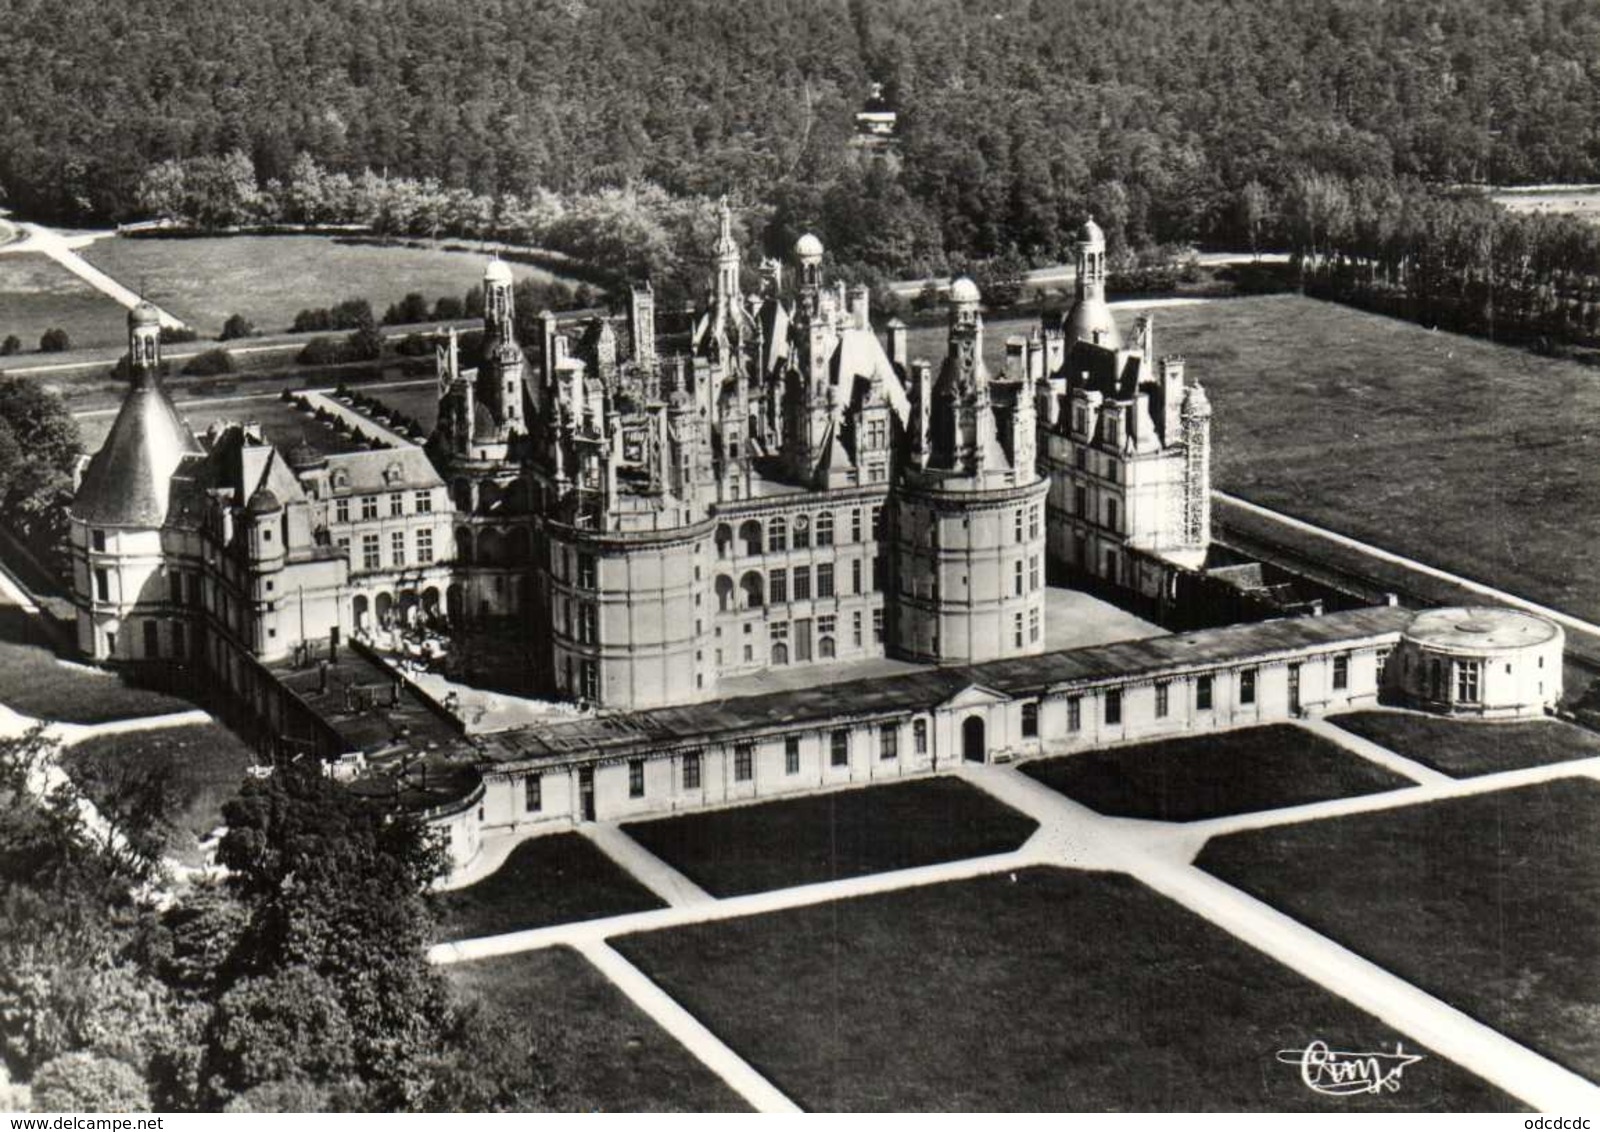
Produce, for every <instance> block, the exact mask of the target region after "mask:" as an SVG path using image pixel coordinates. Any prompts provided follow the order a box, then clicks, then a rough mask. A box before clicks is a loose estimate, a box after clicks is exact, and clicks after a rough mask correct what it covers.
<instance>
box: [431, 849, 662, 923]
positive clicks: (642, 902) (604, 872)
mask: <svg viewBox="0 0 1600 1132" xmlns="http://www.w3.org/2000/svg"><path fill="white" fill-rule="evenodd" d="M433 902H434V909H435V914H436V915H437V916H438V919H439V936H440V938H441V939H472V938H475V937H477V936H485V935H500V934H501V933H503V932H515V931H522V930H523V929H525V928H542V927H545V926H546V925H548V924H565V923H569V922H571V921H573V920H594V919H598V918H600V917H602V916H620V915H622V914H623V913H625V912H643V911H646V910H648V909H651V908H660V907H661V906H662V905H661V901H660V900H658V899H657V898H656V897H655V895H654V894H653V893H651V892H650V890H649V889H647V888H645V887H644V886H643V885H641V884H640V883H639V882H638V881H636V880H634V879H633V878H632V877H630V876H629V875H628V874H627V873H625V872H623V870H622V869H621V868H620V867H618V866H617V865H615V864H613V863H612V862H611V859H610V858H609V857H607V856H606V855H605V854H604V853H602V852H600V850H598V849H596V848H595V847H594V845H593V844H592V843H591V842H590V841H589V839H588V838H586V837H584V836H582V835H581V834H577V833H552V834H547V835H545V836H543V837H534V838H530V839H529V840H527V841H524V842H523V843H522V844H520V845H518V846H517V847H516V848H515V849H513V850H512V851H511V856H509V857H508V858H506V863H505V864H503V865H501V866H500V868H499V869H497V870H496V871H495V872H494V873H492V874H491V875H489V876H487V877H485V878H484V879H483V880H480V881H479V882H478V883H477V884H472V885H468V886H467V887H466V888H458V889H456V890H454V891H452V892H441V893H439V894H438V895H436V896H435V897H434V898H433Z"/></svg>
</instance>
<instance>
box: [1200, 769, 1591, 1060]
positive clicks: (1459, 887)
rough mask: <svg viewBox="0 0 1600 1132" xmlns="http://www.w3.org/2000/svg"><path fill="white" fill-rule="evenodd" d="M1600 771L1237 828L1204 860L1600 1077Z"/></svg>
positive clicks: (1315, 924)
mask: <svg viewBox="0 0 1600 1132" xmlns="http://www.w3.org/2000/svg"><path fill="white" fill-rule="evenodd" d="M1597 825H1600V783H1596V782H1595V781H1593V780H1592V779H1586V778H1573V779H1561V780H1557V781H1553V782H1546V783H1541V784H1538V785H1535V786H1526V787H1522V788H1520V789H1516V790H1504V791H1498V792H1494V793H1487V794H1475V795H1469V796H1466V797H1462V798H1452V799H1449V800H1446V801H1441V802H1431V803H1428V804H1426V805H1419V806H1408V807H1403V808H1399V809H1392V810H1382V811H1374V812H1371V813H1365V814H1352V815H1349V816H1346V817H1338V818H1330V819H1327V820H1324V821H1316V822H1306V823H1304V824H1301V825H1291V826H1279V827H1277V828H1274V829H1263V830H1256V831H1251V832H1246V833H1237V834H1233V835H1231V836H1227V837H1223V838H1219V839H1215V840H1213V841H1211V842H1210V843H1209V844H1208V845H1207V846H1206V847H1205V849H1204V850H1203V851H1202V852H1201V854H1200V857H1199V859H1198V861H1197V863H1198V864H1199V865H1200V866H1201V867H1202V868H1204V869H1205V870H1206V871H1208V872H1210V873H1213V874H1215V875H1216V876H1218V877H1221V878H1222V879H1223V880H1226V881H1227V882H1228V883H1230V884H1234V885H1237V886H1238V887H1240V888H1242V889H1244V890H1245V891H1247V892H1249V893H1251V894H1252V895H1254V896H1257V897H1259V898H1261V899H1262V900H1265V901H1267V902H1268V903H1270V904H1272V905H1274V906H1275V907H1277V908H1280V909H1282V910H1283V911H1285V912H1287V913H1288V914H1289V915H1291V916H1294V917H1295V918H1296V919H1298V920H1300V921H1302V922H1303V923H1305V924H1307V925H1308V926H1310V927H1312V928H1314V929H1316V930H1317V931H1319V932H1322V933H1323V934H1325V935H1327V936H1329V937H1331V938H1332V939H1335V940H1337V941H1338V942H1340V943H1342V944H1344V945H1345V946H1347V947H1349V948H1351V949H1352V950H1353V951H1356V952H1357V953H1359V954H1361V955H1363V956H1365V957H1366V958H1368V959H1370V960H1372V961H1373V962H1375V963H1377V964H1379V965H1380V966H1382V967H1386V968H1388V969H1389V970H1390V971H1393V972H1394V973H1395V974H1397V975H1399V976H1400V977H1401V978H1403V979H1407V980H1409V981H1411V982H1413V983H1415V984H1417V985H1418V986H1420V987H1422V988H1423V989H1424V990H1427V991H1429V992H1431V993H1432V994H1435V995H1437V996H1438V997H1440V998H1442V999H1444V1000H1445V1001H1446V1002H1448V1003H1450V1004H1451V1005H1453V1006H1456V1007H1458V1008H1460V1009H1461V1010H1464V1011H1466V1012H1467V1013H1468V1014H1471V1015H1473V1016H1474V1017H1476V1018H1478V1019H1480V1020H1481V1021H1483V1022H1485V1023H1487V1024H1488V1025H1490V1026H1492V1027H1494V1028H1495V1029H1497V1030H1499V1031H1501V1032H1502V1033H1504V1034H1506V1035H1507V1036H1509V1037H1511V1038H1514V1039H1516V1040H1517V1041H1520V1042H1522V1043H1523V1044H1525V1045H1527V1046H1529V1047H1531V1048H1533V1049H1535V1050H1538V1051H1539V1052H1541V1053H1543V1054H1545V1055H1546V1056H1548V1057H1551V1058H1553V1059H1554V1060H1556V1061H1559V1062H1561V1063H1562V1064H1563V1065H1566V1066H1567V1067H1568V1068H1570V1069H1572V1070H1574V1071H1576V1072H1578V1073H1581V1074H1583V1075H1584V1076H1586V1077H1588V1078H1590V1079H1591V1080H1600V964H1596V962H1595V956H1596V955H1600V843H1597V842H1596V840H1595V836H1594V831H1595V829H1596V827H1597Z"/></svg>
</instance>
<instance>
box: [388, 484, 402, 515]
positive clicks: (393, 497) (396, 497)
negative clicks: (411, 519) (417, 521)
mask: <svg viewBox="0 0 1600 1132" xmlns="http://www.w3.org/2000/svg"><path fill="white" fill-rule="evenodd" d="M405 513H406V497H405V496H404V495H401V494H400V493H399V492H398V491H396V492H392V493H391V494H390V496H389V517H390V518H391V519H398V518H399V517H400V516H401V515H404V514H405Z"/></svg>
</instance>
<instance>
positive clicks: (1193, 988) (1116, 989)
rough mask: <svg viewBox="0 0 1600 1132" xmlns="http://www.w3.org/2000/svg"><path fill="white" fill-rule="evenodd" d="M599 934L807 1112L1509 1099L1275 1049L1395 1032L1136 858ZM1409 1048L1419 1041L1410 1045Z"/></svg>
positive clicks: (1487, 1103) (1372, 1042)
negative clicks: (1132, 862)
mask: <svg viewBox="0 0 1600 1132" xmlns="http://www.w3.org/2000/svg"><path fill="white" fill-rule="evenodd" d="M614 946H616V947H617V948H618V950H620V951H621V952H623V953H624V954H625V955H627V956H628V958H629V959H631V960H633V962H635V963H636V964H638V965H639V966H640V967H641V968H642V969H643V970H644V971H645V972H646V973H647V974H648V975H650V977H651V978H652V979H654V980H655V981H656V982H657V983H659V984H660V985H661V986H662V987H663V988H664V989H665V990H666V991H667V992H668V993H669V994H671V995H672V996H673V997H674V998H676V999H677V1000H678V1001H679V1002H681V1003H683V1005H684V1006H685V1007H687V1008H688V1009H689V1010H690V1011H691V1012H692V1013H693V1014H694V1015H695V1016H696V1017H697V1018H699V1019H700V1020H701V1021H703V1022H704V1023H705V1024H706V1025H707V1026H709V1027H710V1028H711V1029H712V1030H713V1031H715V1032H716V1033H717V1035H718V1036H719V1037H721V1038H722V1039H723V1040H724V1041H726V1042H728V1043H729V1044H730V1045H731V1046H732V1047H733V1048H734V1049H735V1050H737V1051H738V1052H739V1053H740V1054H742V1055H743V1056H744V1057H745V1058H747V1059H748V1060H749V1061H750V1062H751V1063H752V1064H753V1065H754V1066H755V1067H756V1068H757V1069H758V1070H760V1071H761V1072H762V1073H764V1074H766V1075H767V1076H768V1077H769V1078H770V1079H771V1080H772V1081H773V1083H774V1084H775V1085H777V1086H778V1088H780V1089H782V1090H784V1091H785V1092H786V1093H787V1094H788V1095H789V1096H790V1097H791V1098H793V1099H794V1100H795V1101H796V1102H797V1103H799V1104H801V1105H802V1106H804V1107H806V1108H809V1109H813V1110H817V1109H825V1110H853V1111H860V1110H870V1111H884V1110H902V1109H905V1110H910V1109H915V1110H932V1111H945V1110H949V1111H985V1110H990V1111H1035V1110H1065V1111H1104V1110H1108V1109H1110V1110H1119V1109H1145V1110H1152V1109H1153V1110H1177V1111H1188V1110H1194V1109H1212V1110H1224V1111H1226V1110H1281V1109H1297V1110H1298V1109H1337V1110H1339V1111H1396V1110H1408V1109H1444V1110H1451V1109H1469V1110H1478V1109H1498V1108H1504V1107H1506V1106H1507V1105H1508V1104H1510V1103H1513V1102H1511V1101H1510V1099H1509V1098H1507V1097H1505V1096H1504V1095H1502V1094H1500V1093H1498V1092H1497V1091H1496V1090H1494V1089H1493V1088H1492V1087H1490V1086H1488V1085H1486V1084H1484V1083H1483V1082H1481V1081H1479V1080H1477V1079H1476V1078H1474V1077H1471V1076H1469V1075H1468V1074H1466V1073H1465V1072H1463V1071H1462V1070H1460V1069H1458V1068H1456V1067H1455V1066H1453V1065H1451V1064H1450V1063H1448V1062H1445V1061H1443V1060H1440V1059H1438V1058H1435V1057H1430V1058H1428V1059H1427V1060H1426V1061H1423V1062H1421V1063H1419V1064H1418V1065H1416V1066H1413V1067H1412V1068H1411V1069H1409V1070H1407V1071H1406V1073H1405V1076H1404V1078H1403V1084H1402V1087H1401V1089H1400V1090H1399V1091H1398V1092H1395V1093H1382V1094H1380V1095H1377V1096H1372V1095H1365V1096H1359V1097H1345V1098H1329V1097H1320V1096H1318V1095H1317V1094H1315V1093H1312V1092H1310V1091H1308V1090H1307V1089H1306V1087H1305V1086H1304V1085H1303V1084H1302V1083H1301V1081H1300V1078H1299V1072H1298V1069H1297V1068H1296V1067H1294V1066H1291V1065H1285V1064H1280V1063H1278V1062H1277V1060H1276V1057H1275V1055H1276V1052H1277V1051H1278V1050H1281V1049H1295V1048H1303V1047H1304V1046H1305V1044H1306V1043H1307V1042H1308V1041H1311V1040H1313V1039H1315V1038H1318V1037H1320V1038H1322V1039H1323V1040H1325V1041H1327V1042H1328V1043H1329V1044H1330V1045H1332V1046H1333V1048H1336V1049H1340V1048H1342V1049H1355V1050H1369V1049H1383V1048H1386V1049H1389V1050H1392V1049H1393V1048H1394V1043H1395V1042H1397V1041H1401V1040H1404V1042H1405V1045H1406V1047H1407V1049H1408V1050H1414V1049H1415V1048H1416V1047H1415V1046H1414V1044H1413V1043H1412V1042H1411V1041H1410V1040H1409V1039H1404V1038H1403V1037H1402V1035H1399V1034H1397V1033H1395V1032H1394V1031H1393V1030H1391V1029H1390V1028H1389V1027H1388V1026H1385V1025H1384V1024H1382V1023H1380V1022H1378V1021H1377V1020H1376V1019H1374V1018H1371V1017H1369V1016H1368V1015H1366V1014H1364V1013H1362V1012H1361V1011H1359V1010H1357V1009H1356V1008H1355V1007H1353V1006H1351V1005H1349V1004H1348V1003H1346V1002H1345V1001H1344V1000H1342V999H1340V998H1337V997H1335V996H1334V995H1332V994H1329V993H1328V992H1326V991H1324V990H1322V989H1321V988H1319V987H1317V986H1315V985H1314V984H1312V983H1310V982H1308V981H1307V980H1305V979H1304V978H1302V977H1301V976H1299V975H1297V974H1295V973H1294V972H1292V971H1290V970H1289V969H1288V968H1286V967H1283V966H1280V965H1279V964H1277V963H1275V962H1273V961H1272V960H1270V959H1268V958H1267V957H1265V956H1263V955H1262V954H1261V953H1260V952H1258V951H1255V950H1253V949H1251V948H1249V947H1246V946H1245V945H1244V944H1242V943H1240V942H1239V941H1237V940H1236V939H1234V938H1233V937H1232V936H1230V935H1228V934H1227V933H1226V932H1224V931H1222V930H1221V929H1220V928H1217V927H1214V926H1212V925H1211V924H1209V923H1207V922H1206V921H1204V920H1202V919H1201V918H1199V917H1198V916H1195V915H1193V914H1191V913H1189V912H1187V911H1185V910H1184V909H1183V908H1181V907H1180V906H1178V905H1177V904H1174V903H1172V902H1170V901H1168V900H1167V899H1165V898H1164V897H1161V896H1158V895H1157V894H1155V893H1153V892H1151V891H1150V890H1149V889H1147V888H1144V887H1143V886H1142V885H1140V884H1138V882H1136V881H1134V880H1132V879H1131V878H1128V877H1124V876H1118V875H1114V874H1110V873H1084V872H1068V871H1065V870H1054V869H1030V870H1025V871H1023V872H1019V873H1016V874H1012V875H1010V876H1005V875H997V876H992V877H982V878H978V879H976V880H971V881H961V882H958V883H954V884H945V885H933V886H929V887H926V888H915V889H904V890H901V891H899V892H893V893H885V894H883V895H879V896H870V897H864V898H861V899H857V900H845V901H838V902H836V903H832V904H823V905H814V906H811V907H805V908H797V909H793V910H791V911H786V912H779V913H773V914H771V915H764V916H752V917H748V918H743V919H738V920H725V921H722V922H719V923H707V924H696V925H692V926H688V927H682V928H673V929H670V930H666V931H660V932H654V933H648V934H640V935H631V936H626V937H624V938H622V939H621V940H618V941H615V943H614ZM1419 1052H1420V1051H1419Z"/></svg>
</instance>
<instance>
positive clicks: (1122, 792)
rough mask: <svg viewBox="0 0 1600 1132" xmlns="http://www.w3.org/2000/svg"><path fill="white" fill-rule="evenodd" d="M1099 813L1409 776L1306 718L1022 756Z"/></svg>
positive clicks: (1391, 783)
mask: <svg viewBox="0 0 1600 1132" xmlns="http://www.w3.org/2000/svg"><path fill="white" fill-rule="evenodd" d="M1022 771H1023V773H1024V774H1027V775H1029V776H1030V777H1032V778H1036V779H1038V780H1039V781H1040V782H1042V783H1044V784H1045V785H1046V786H1048V787H1050V788H1051V789H1052V790H1057V791H1059V792H1061V793H1062V794H1065V795H1066V796H1067V797H1069V798H1072V799H1073V800H1075V801H1078V802H1082V803H1083V804H1084V805H1086V806H1088V807H1090V808H1091V809H1095V810H1098V811H1099V812H1100V813H1102V814H1108V815H1110V816H1112V817H1122V818H1149V819H1151V820H1154V821H1196V820H1199V819H1201V818H1215V817H1223V816H1225V815H1228V814H1243V813H1251V812H1253V811H1256V810H1275V809H1278V808H1279V807H1281V806H1297V805H1301V804H1303V803H1306V802H1321V801H1325V800H1327V799H1329V798H1348V797H1351V796H1353V795H1357V794H1373V793H1377V792H1378V791H1381V790H1395V789H1399V788H1400V787H1403V786H1410V785H1412V783H1411V782H1410V781H1409V780H1408V779H1405V778H1401V777H1400V776H1399V775H1397V774H1394V773H1393V772H1391V771H1388V770H1385V769H1384V768H1383V767H1380V766H1375V765H1373V764H1372V763H1370V762H1368V761H1367V760H1366V759H1363V758H1362V757H1361V756H1360V755H1356V754H1353V753H1351V752H1350V751H1347V750H1345V749H1344V748H1343V747H1340V746H1337V745H1336V744H1334V743H1330V742H1328V741H1327V740H1326V739H1324V738H1322V737H1321V736H1320V735H1314V734H1312V733H1311V732H1309V731H1306V730H1305V729H1303V728H1300V727H1294V726H1291V725H1290V724H1285V723H1277V724H1271V725H1268V726H1266V727H1249V728H1245V729H1243V730H1239V731H1221V732H1217V733H1215V734H1210V735H1193V736H1186V737H1184V738H1181V739H1162V740H1159V741H1157V742H1153V743H1137V744H1135V745H1133V746H1130V747H1113V748H1111V749H1110V750H1104V751H1085V752H1083V753H1082V754H1076V755H1063V756H1062V757H1060V758H1055V759H1043V760H1040V761H1036V762H1030V763H1026V764H1024V765H1023V767H1022Z"/></svg>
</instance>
